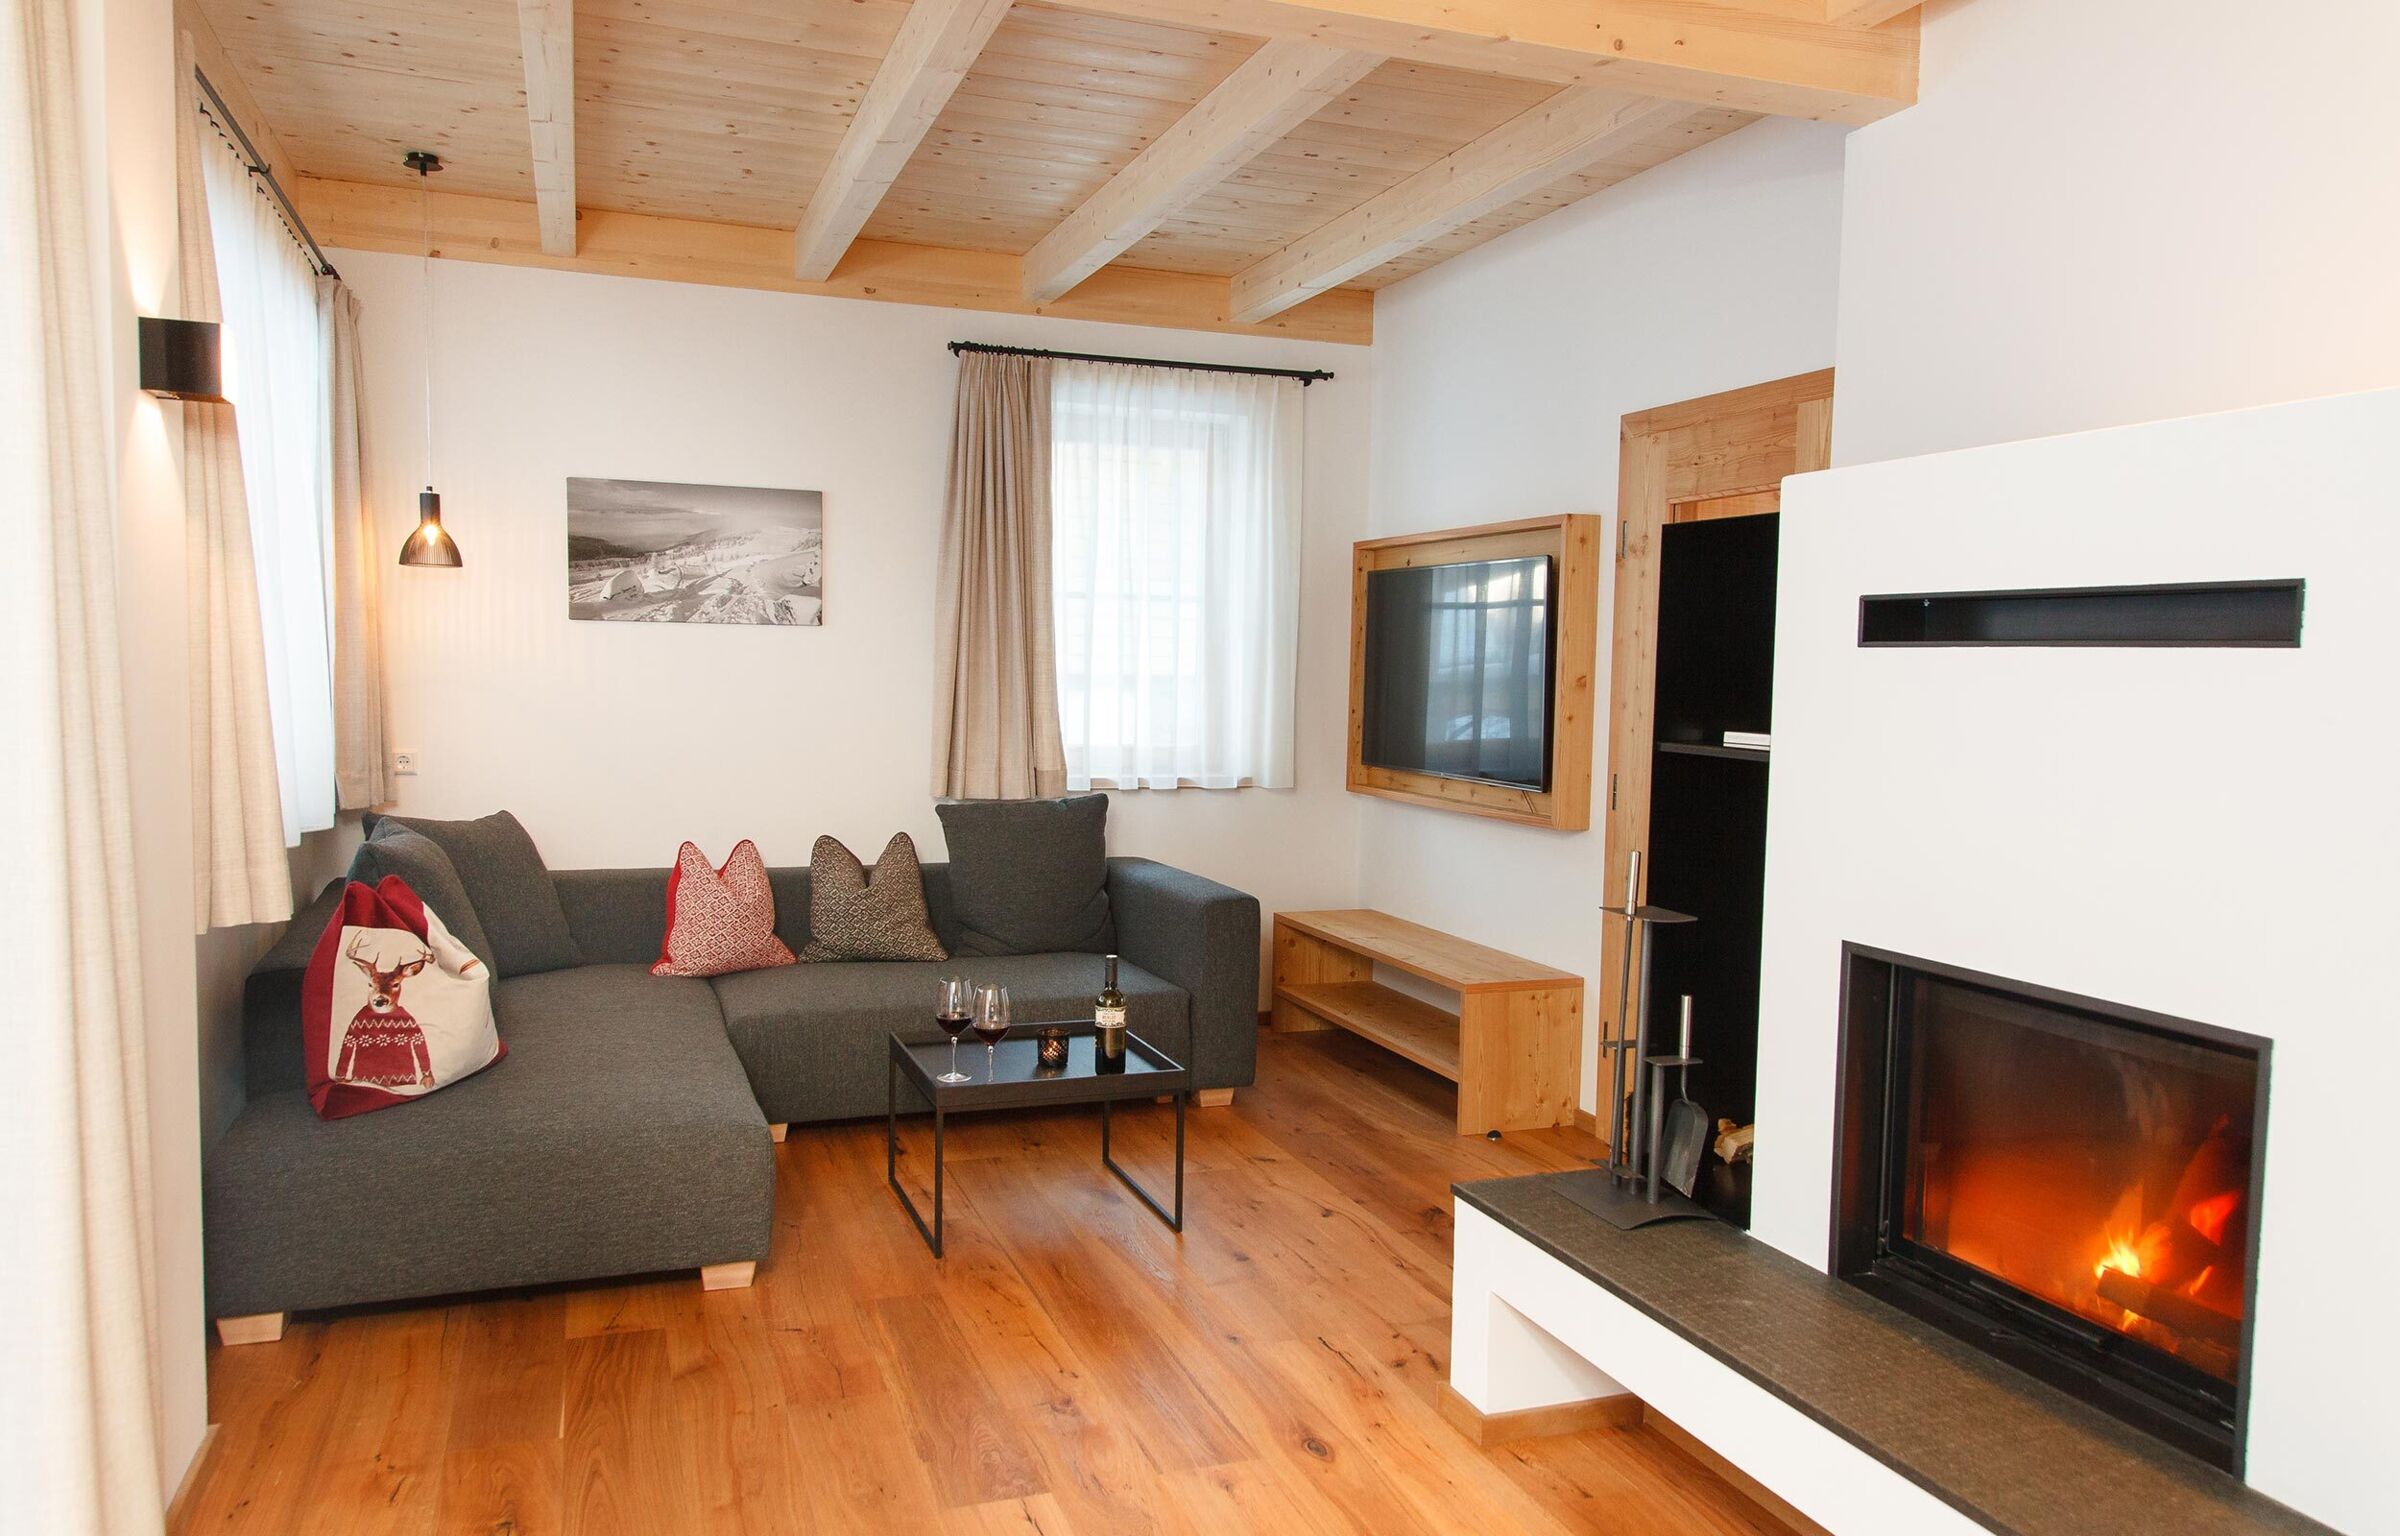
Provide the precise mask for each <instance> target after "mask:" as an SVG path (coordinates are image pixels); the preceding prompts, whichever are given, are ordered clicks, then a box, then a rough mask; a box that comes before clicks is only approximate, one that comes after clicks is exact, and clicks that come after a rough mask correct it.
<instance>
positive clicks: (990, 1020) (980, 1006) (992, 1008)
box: [975, 987, 1008, 1082]
mask: <svg viewBox="0 0 2400 1536" xmlns="http://www.w3.org/2000/svg"><path fill="white" fill-rule="evenodd" d="M975 1038H976V1039H978V1040H980V1041H982V1042H983V1054H984V1067H985V1071H986V1075H987V1077H988V1078H989V1079H990V1080H992V1081H995V1082H996V1081H998V1080H999V1076H1000V1042H1001V1041H1003V1040H1005V1039H1007V1038H1008V988H1006V987H985V988H984V989H983V990H982V991H981V992H979V993H978V994H977V995H976V999H975Z"/></svg>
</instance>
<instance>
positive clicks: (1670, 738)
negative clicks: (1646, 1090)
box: [1595, 369, 1833, 1226]
mask: <svg viewBox="0 0 2400 1536" xmlns="http://www.w3.org/2000/svg"><path fill="white" fill-rule="evenodd" d="M1832 426H1833V370H1831V369H1825V370H1822V371H1820V372H1817V373H1808V374H1801V375H1799V376H1797V377H1794V378H1788V379H1778V380H1775V381H1773V382H1771V383H1766V384H1759V385H1754V386H1752V387H1750V388H1747V389H1737V390H1730V391H1727V392H1725V393H1723V394H1717V395H1709V396H1705V397H1703V398H1701V399H1697V400H1686V401H1682V402H1680V403H1678V404H1675V405H1669V406H1661V407H1659V408H1658V409H1655V410H1649V411H1641V412H1637V413H1635V414H1633V415H1630V416H1627V417H1626V418H1625V420H1624V425H1623V431H1622V437H1621V443H1620V456H1619V461H1618V495H1617V519H1618V527H1617V577H1616V603H1615V615H1614V625H1613V630H1612V641H1611V647H1610V680H1609V732H1608V741H1609V751H1608V782H1607V795H1608V798H1607V806H1608V811H1607V822H1606V829H1607V830H1606V839H1605V842H1606V857H1607V860H1608V865H1607V877H1606V882H1605V887H1604V888H1605V890H1606V892H1607V896H1608V899H1609V901H1610V902H1611V903H1612V904H1613V903H1616V902H1620V901H1622V900H1623V899H1624V895H1625V879H1626V868H1627V863H1628V858H1629V856H1630V855H1631V854H1632V853H1633V852H1634V851H1636V850H1639V851H1640V852H1641V853H1642V856H1643V857H1642V864H1643V870H1644V874H1643V887H1644V889H1643V893H1642V894H1643V896H1644V898H1645V899H1647V900H1649V901H1651V902H1654V903H1656V904H1658V905H1661V906H1668V907H1675V908H1677V909H1679V910H1682V911H1688V912H1691V913H1692V914H1693V915H1694V916H1696V917H1698V918H1699V919H1700V921H1699V922H1698V923H1695V924H1692V925H1690V926H1688V927H1684V928H1680V929H1676V930H1672V931H1664V932H1662V936H1661V937H1659V938H1658V939H1657V940H1655V943H1656V949H1655V952H1654V954H1653V955H1652V957H1651V963H1652V969H1653V972H1654V978H1653V985H1652V992H1651V997H1650V1021H1649V1022H1650V1028H1651V1039H1652V1040H1653V1041H1654V1042H1659V1041H1663V1042H1665V1043H1666V1047H1667V1048H1669V1049H1671V1048H1672V1046H1673V1044H1674V1041H1675V1035H1676V1030H1677V1028H1678V1013H1679V1011H1680V1010H1679V998H1680V997H1681V995H1682V994H1684V993H1690V994H1691V995H1692V998H1693V1054H1694V1055H1696V1056H1698V1057H1700V1058H1701V1059H1702V1061H1703V1063H1704V1065H1703V1066H1701V1067H1699V1068H1695V1069H1694V1070H1693V1072H1692V1081H1691V1092H1692V1097H1693V1098H1694V1099H1696V1100H1698V1101H1699V1102H1700V1104H1701V1105H1702V1107H1703V1108H1704V1109H1705V1110H1706V1111H1707V1112H1708V1115H1709V1117H1710V1119H1711V1121H1712V1123H1713V1122H1715V1121H1717V1120H1720V1119H1723V1120H1730V1121H1732V1122H1733V1123H1734V1125H1735V1126H1737V1127H1739V1126H1745V1125H1748V1124H1749V1123H1750V1119H1751V1116H1752V1115H1753V1113H1754V1111H1755V1106H1756V1095H1757V1086H1758V1084H1757V1079H1758V938H1759V922H1760V904H1759V893H1760V890H1761V888H1762V886H1763V881H1764V877H1765V853H1766V803H1767V782H1768V775H1769V771H1770V764H1771V760H1772V746H1771V735H1772V731H1771V715H1770V710H1771V695H1772V688H1771V684H1772V678H1773V656H1774V617H1773V615H1774V594H1775V574H1774V573H1775V551H1776V537H1777V528H1778V521H1779V514H1780V512H1781V510H1782V496H1783V490H1782V487H1783V478H1784V476H1786V475H1790V474H1799V473H1805V472H1807V471H1810V470H1817V469H1823V468H1825V467H1827V465H1828V463H1829V461H1830V446H1831V441H1832ZM1728 732H1732V733H1733V736H1732V739H1731V740H1730V741H1729V740H1728V736H1727V733H1728ZM1603 931H1604V934H1605V937H1604V939H1603V950H1602V955H1601V968H1600V986H1601V999H1600V1006H1601V1009H1602V1017H1603V1018H1614V1017H1616V1016H1617V1012H1618V1010H1619V1008H1620V1007H1621V1006H1622V1001H1621V998H1620V997H1619V978H1620V976H1622V975H1623V974H1624V959H1625V957H1624V955H1623V951H1622V945H1623V944H1624V942H1625V934H1624V927H1623V925H1620V924H1616V923H1608V924H1604V925H1603ZM1633 958H1634V960H1635V962H1636V965H1637V968H1638V963H1639V960H1640V956H1639V955H1638V954H1637V955H1635V956H1634V957H1633ZM1603 1077H1604V1078H1605V1077H1606V1073H1605V1070H1604V1071H1603ZM1601 1118H1602V1121H1603V1122H1604V1123H1602V1124H1599V1125H1597V1126H1595V1130H1597V1131H1598V1133H1599V1134H1600V1135H1602V1136H1603V1137H1606V1136H1608V1135H1609V1134H1610V1132H1611V1128H1612V1126H1613V1125H1614V1124H1616V1123H1619V1122H1621V1119H1622V1114H1621V1109H1620V1113H1619V1114H1618V1115H1616V1116H1603V1117H1601ZM1749 1173H1750V1168H1749V1164H1748V1163H1747V1162H1735V1163H1726V1162H1724V1161H1723V1160H1721V1159H1719V1158H1718V1157H1717V1156H1716V1155H1715V1154H1714V1152H1713V1150H1712V1151H1711V1152H1710V1153H1709V1154H1708V1155H1707V1156H1706V1157H1704V1159H1703V1166H1702V1173H1701V1182H1700V1186H1699V1188H1698V1189H1697V1191H1696V1192H1695V1193H1696V1196H1697V1198H1699V1199H1700V1200H1701V1201H1702V1203H1704V1204H1706V1205H1708V1206H1709V1208H1710V1209H1711V1210H1713V1211H1715V1212H1716V1213H1717V1214H1718V1215H1720V1216H1722V1217H1723V1218H1724V1219H1726V1220H1728V1221H1731V1222H1733V1223H1734V1224H1736V1225H1739V1226H1747V1225H1748V1224H1749V1204H1750V1190H1749Z"/></svg>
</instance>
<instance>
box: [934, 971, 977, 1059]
mask: <svg viewBox="0 0 2400 1536" xmlns="http://www.w3.org/2000/svg"><path fill="white" fill-rule="evenodd" d="M974 1019H975V984H974V983H973V982H971V981H969V980H967V979H966V978H965V977H964V976H946V977H944V978H943V979H942V986H941V995H940V996H939V997H938V998H937V999H936V1000H935V1002H934V1005H933V1022H935V1023H936V1024H939V1025H941V1026H942V1033H943V1034H945V1035H948V1036H949V1037H950V1070H949V1071H947V1072H945V1073H943V1074H942V1075H941V1076H940V1077H937V1078H935V1079H934V1081H935V1082H937V1083H963V1082H965V1081H967V1074H965V1073H964V1072H961V1071H959V1070H958V1037H959V1036H961V1035H963V1034H965V1033H966V1032H967V1026H968V1025H969V1024H971V1023H973V1022H974Z"/></svg>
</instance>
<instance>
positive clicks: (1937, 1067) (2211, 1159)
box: [1844, 955, 2263, 1461]
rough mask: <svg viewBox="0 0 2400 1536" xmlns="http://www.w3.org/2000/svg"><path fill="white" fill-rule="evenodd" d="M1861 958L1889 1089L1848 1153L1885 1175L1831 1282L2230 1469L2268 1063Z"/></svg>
mask: <svg viewBox="0 0 2400 1536" xmlns="http://www.w3.org/2000/svg"><path fill="white" fill-rule="evenodd" d="M1855 958H1857V959H1859V960H1862V961H1867V963H1868V964H1869V965H1871V966H1872V967H1873V969H1872V972H1871V974H1869V975H1868V976H1866V977H1865V978H1864V984H1863V990H1862V977H1861V975H1860V973H1859V972H1857V971H1855V970H1854V973H1853V1001H1854V1003H1863V1002H1864V1001H1867V1000H1871V1001H1872V1002H1873V1003H1874V1004H1875V1005H1876V1006H1873V1007H1872V1008H1871V1010H1870V1011H1871V1012H1872V1013H1874V1014H1880V1015H1881V1017H1880V1019H1878V1020H1877V1021H1876V1022H1877V1023H1880V1024H1881V1025H1882V1026H1883V1029H1882V1030H1881V1031H1879V1033H1880V1034H1881V1044H1882V1049H1881V1050H1880V1051H1878V1052H1875V1053H1873V1054H1874V1055H1878V1056H1880V1057H1881V1060H1880V1061H1879V1062H1876V1063H1875V1066H1876V1067H1879V1068H1880V1069H1881V1075H1882V1076H1883V1078H1884V1083H1885V1087H1884V1089H1883V1091H1882V1092H1881V1093H1880V1094H1874V1095H1869V1096H1867V1097H1865V1098H1862V1099H1860V1100H1857V1101H1854V1102H1857V1103H1858V1104H1859V1107H1861V1108H1862V1109H1863V1108H1865V1107H1866V1106H1867V1105H1868V1104H1870V1103H1879V1106H1880V1111H1881V1113H1880V1115H1879V1116H1876V1117H1875V1118H1876V1119H1877V1121H1878V1122H1879V1130H1877V1131H1874V1132H1870V1134H1869V1136H1868V1138H1867V1139H1866V1141H1865V1142H1864V1143H1863V1144H1861V1145H1860V1146H1859V1149H1858V1150H1859V1152H1860V1153H1861V1154H1862V1155H1863V1156H1866V1157H1872V1158H1874V1159H1876V1161H1877V1162H1878V1163H1879V1164H1880V1174H1879V1176H1878V1175H1876V1174H1875V1173H1874V1172H1873V1170H1860V1171H1861V1172H1862V1173H1863V1174H1865V1175H1866V1176H1865V1177H1864V1178H1862V1179H1861V1180H1860V1181H1859V1182H1860V1184H1861V1185H1863V1186H1865V1187H1862V1188H1861V1189H1860V1193H1861V1194H1862V1195H1863V1194H1867V1193H1868V1190H1869V1189H1870V1188H1872V1189H1875V1190H1877V1191H1879V1193H1878V1194H1876V1195H1874V1196H1871V1197H1870V1200H1869V1201H1866V1202H1862V1204H1867V1205H1868V1206H1869V1209H1871V1211H1872V1213H1873V1218H1874V1220H1873V1230H1872V1232H1871V1233H1868V1232H1864V1231H1862V1232H1861V1233H1860V1234H1859V1237H1860V1239H1861V1241H1860V1242H1859V1244H1858V1248H1857V1250H1855V1251H1857V1253H1858V1257H1859V1258H1860V1259H1863V1260H1865V1261H1866V1262H1864V1263H1860V1264H1850V1265H1845V1266H1844V1271H1845V1273H1851V1274H1853V1275H1854V1277H1855V1276H1856V1274H1857V1272H1858V1271H1862V1270H1863V1271H1870V1272H1871V1278H1872V1279H1873V1280H1874V1281H1876V1282H1879V1283H1878V1284H1876V1285H1875V1286H1874V1288H1875V1289H1877V1290H1879V1291H1882V1292H1885V1293H1886V1294H1890V1292H1891V1291H1892V1290H1894V1289H1899V1290H1901V1291H1903V1292H1905V1293H1906V1294H1903V1295H1898V1296H1894V1298H1893V1299H1896V1300H1901V1301H1902V1302H1903V1304H1909V1303H1910V1298H1911V1297H1912V1296H1914V1297H1917V1298H1919V1299H1923V1298H1931V1299H1932V1300H1933V1301H1935V1302H1937V1303H1938V1304H1939V1305H1940V1306H1941V1307H1943V1308H1946V1309H1949V1310H1952V1311H1956V1312H1963V1313H1965V1314H1967V1315H1968V1316H1969V1317H1971V1319H1972V1320H1973V1321H1974V1322H1975V1323H1976V1324H1977V1325H1978V1326H1979V1327H1980V1328H1982V1329H1983V1330H1984V1331H1985V1334H1986V1337H1984V1338H1983V1340H1982V1341H1983V1342H1986V1343H1987V1346H1988V1347H1991V1348H1993V1349H1994V1350H1995V1352H1996V1353H2000V1354H2002V1355H2004V1356H2005V1357H2007V1358H2009V1359H2011V1360H2012V1361H2013V1362H2014V1363H2018V1364H2028V1363H2029V1362H2028V1360H2027V1356H2028V1355H2030V1354H2036V1353H2038V1354H2040V1355H2042V1356H2043V1357H2044V1358H2043V1359H2042V1361H2041V1362H2040V1363H2038V1364H2034V1365H2032V1368H2034V1369H2036V1370H2038V1371H2039V1372H2040V1373H2041V1374H2043V1375H2045V1376H2047V1377H2049V1378H2050V1379H2052V1380H2053V1381H2056V1382H2059V1383H2060V1384H2062V1385H2069V1386H2071V1387H2082V1388H2085V1389H2086V1390H2085V1395H2087V1396H2089V1397H2091V1398H2092V1399H2093V1400H2094V1401H2095V1402H2099V1403H2101V1404H2102V1405H2103V1406H2108V1407H2110V1408H2111V1411H2122V1409H2123V1408H2124V1406H2125V1402H2126V1400H2128V1399H2132V1400H2136V1401H2137V1403H2138V1411H2137V1412H2136V1413H2135V1414H2134V1416H2135V1417H2136V1418H2137V1419H2141V1418H2143V1417H2144V1416H2145V1415H2147V1414H2149V1413H2150V1411H2151V1410H2156V1412H2157V1415H2158V1416H2160V1417H2163V1419H2165V1420H2166V1421H2168V1422H2167V1423H2166V1424H2164V1425H2159V1424H2152V1425H2151V1426H2150V1427H2152V1428H2154V1430H2158V1431H2159V1432H2162V1433H2165V1434H2166V1435H2167V1437H2168V1438H2171V1439H2175V1440H2177V1441H2178V1442H2179V1443H2183V1444H2185V1445H2187V1446H2188V1447H2190V1448H2193V1449H2195V1450H2199V1451H2200V1452H2201V1453H2202V1454H2204V1455H2207V1456H2209V1457H2210V1459H2212V1460H2220V1461H2222V1460H2224V1459H2225V1457H2226V1456H2227V1454H2228V1453H2232V1447H2233V1445H2234V1443H2235V1441H2236V1438H2237V1436H2236V1426H2237V1424H2238V1420H2239V1406H2240V1392H2241V1384H2242V1380H2243V1369H2242V1366H2243V1358H2242V1357H2243V1350H2244V1348H2245V1346H2246V1341H2247V1339H2248V1336H2249V1335H2248V1329H2247V1326H2246V1321H2247V1313H2248V1308H2249V1298H2250V1290H2251V1287H2250V1277H2251V1269H2252V1253H2251V1247H2252V1243H2253V1240H2254V1238H2253V1234H2254V1233H2255V1231H2256V1230H2257V1228H2256V1210H2255V1205H2256V1201H2257V1197H2258V1190H2257V1187H2256V1186H2257V1179H2258V1174H2257V1168H2258V1159H2257V1157H2256V1155H2255V1154H2256V1151H2257V1148H2256V1145H2255V1143H2256V1139H2257V1137H2258V1136H2259V1134H2260V1129H2259V1118H2258V1117H2259V1112H2260V1111H2259V1106H2260V1103H2261V1094H2260V1086H2261V1077H2262V1073H2263V1057H2262V1048H2263V1042H2256V1041H2252V1040H2251V1039H2250V1038H2249V1037H2246V1036H2238V1035H2233V1034H2230V1033H2229V1032H2225V1031H2216V1030H2208V1029H2204V1028H2202V1027H2201V1026H2194V1025H2182V1024H2181V1023H2180V1021H2172V1020H2163V1019H2158V1018H2157V1017H2156V1016H2153V1015H2146V1014H2140V1013H2138V1012H2135V1011H2133V1010H2116V1009H2112V1008H2110V1007H2108V1005H2102V1004H2092V1005H2089V1006H2085V1003H2086V1000H2083V999H2066V998H2064V997H2062V996H2061V995H2060V994H2055V993H2050V992H2047V991H2044V990H2042V989H2037V988H2024V989H2017V988H2015V987H2014V986H2013V985H2012V984H2008V983H1999V982H1997V981H1996V979H1994V978H1986V977H1972V976H1969V975H1966V974H1964V973H1945V972H1944V971H1943V970H1941V969H1939V968H1923V967H1921V965H1920V964H1891V963H1889V958H1887V957H1881V956H1875V957H1873V958H1872V959H1871V960H1869V958H1868V957H1866V956H1864V955H1857V956H1855ZM1890 958H1896V957H1890ZM1862 1022H1863V1021H1862ZM1854 1059H1855V1058H1854ZM1869 1059H1870V1060H1871V1059H1872V1058H1871V1057H1870V1058H1869ZM1859 1065H1860V1066H1861V1067H1866V1066H1867V1062H1866V1061H1860V1062H1859ZM1870 1070H1872V1069H1870ZM1862 1129H1863V1127H1862ZM1858 1214H1859V1215H1862V1216H1863V1215H1866V1214H1867V1212H1866V1211H1861V1212H1859V1213H1858ZM2234 1454H2238V1453H2234Z"/></svg>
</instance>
